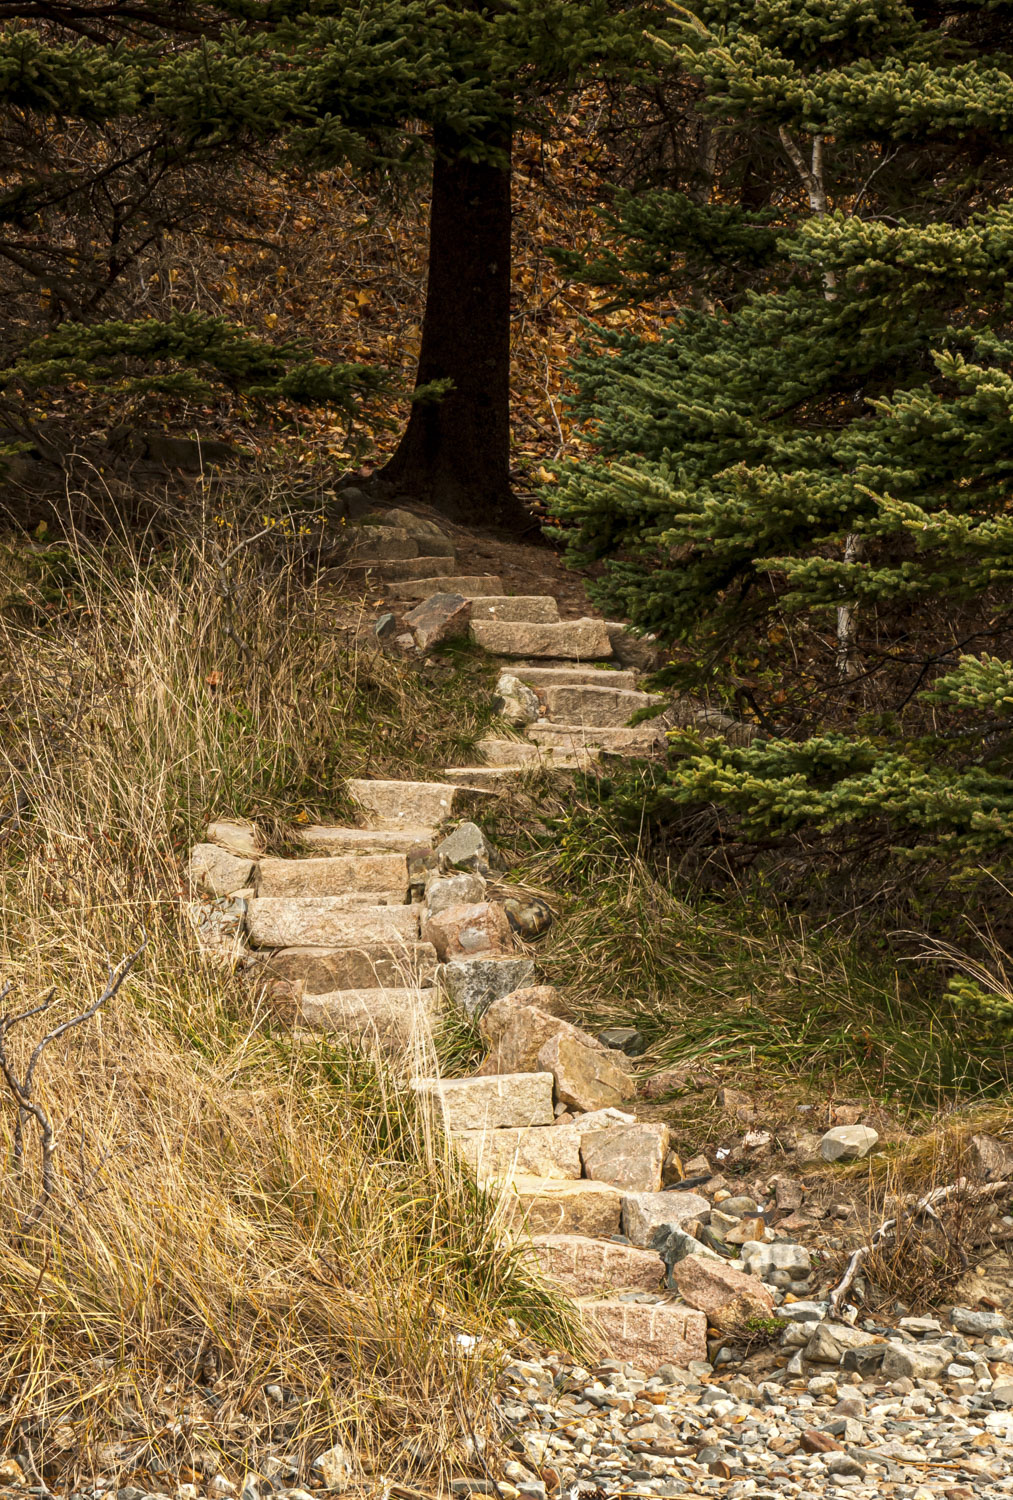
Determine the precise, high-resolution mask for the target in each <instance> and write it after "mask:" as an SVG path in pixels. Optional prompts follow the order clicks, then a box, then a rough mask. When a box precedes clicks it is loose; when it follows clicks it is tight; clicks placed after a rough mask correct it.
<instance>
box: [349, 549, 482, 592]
mask: <svg viewBox="0 0 1013 1500" xmlns="http://www.w3.org/2000/svg"><path fill="white" fill-rule="evenodd" d="M348 567H349V569H350V570H352V571H354V572H364V571H368V572H370V573H372V574H373V575H374V577H376V578H379V579H380V580H381V581H382V582H383V583H400V582H402V581H404V580H405V579H417V578H425V579H427V580H429V581H431V582H433V583H435V584H436V585H437V587H439V586H440V585H441V584H442V583H443V580H444V579H448V580H451V581H452V582H454V583H456V582H457V580H456V579H454V578H453V573H454V569H455V568H456V567H457V562H456V560H455V559H454V558H453V557H433V556H430V557H406V558H404V559H394V558H391V559H389V560H387V561H385V562H350V563H349V564H348ZM450 586H451V584H450V582H448V583H447V584H446V588H448V589H449V588H450ZM428 592H429V593H433V592H434V590H433V589H429V590H428ZM455 592H456V590H455ZM419 597H424V596H421V595H420V596H419Z"/></svg>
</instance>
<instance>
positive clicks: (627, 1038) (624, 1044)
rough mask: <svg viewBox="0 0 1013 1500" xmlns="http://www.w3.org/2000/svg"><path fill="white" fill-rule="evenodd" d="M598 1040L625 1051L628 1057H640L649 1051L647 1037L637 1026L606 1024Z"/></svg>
mask: <svg viewBox="0 0 1013 1500" xmlns="http://www.w3.org/2000/svg"><path fill="white" fill-rule="evenodd" d="M598 1040H599V1042H601V1044H602V1046H603V1047H610V1048H611V1049H612V1051H613V1052H625V1053H626V1056H627V1057H640V1056H641V1055H642V1054H643V1053H644V1052H646V1051H647V1038H646V1037H645V1036H644V1034H643V1032H641V1031H638V1030H637V1028H636V1027H635V1026H606V1028H605V1030H604V1031H599V1033H598Z"/></svg>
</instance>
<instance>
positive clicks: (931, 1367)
mask: <svg viewBox="0 0 1013 1500" xmlns="http://www.w3.org/2000/svg"><path fill="white" fill-rule="evenodd" d="M952 1358H953V1351H952V1349H944V1348H943V1346H942V1345H941V1344H901V1343H897V1342H895V1341H894V1340H892V1339H891V1340H890V1342H889V1343H888V1344H887V1346H886V1350H885V1352H884V1354H883V1363H882V1365H881V1367H880V1370H881V1374H882V1376H883V1379H884V1380H902V1379H904V1377H905V1376H906V1377H907V1378H908V1379H910V1380H935V1378H936V1376H937V1375H939V1374H941V1373H942V1371H943V1370H945V1368H946V1366H947V1365H948V1364H949V1363H950V1360H951V1359H952Z"/></svg>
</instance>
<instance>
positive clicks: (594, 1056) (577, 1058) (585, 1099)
mask: <svg viewBox="0 0 1013 1500" xmlns="http://www.w3.org/2000/svg"><path fill="white" fill-rule="evenodd" d="M574 1033H576V1034H574ZM538 1066H539V1067H540V1068H543V1069H544V1070H545V1071H546V1072H547V1073H551V1074H552V1076H553V1078H554V1079H555V1080H556V1098H557V1099H558V1100H559V1101H560V1102H561V1103H562V1104H565V1105H567V1107H568V1108H570V1109H574V1110H592V1109H607V1108H608V1107H609V1106H613V1107H615V1106H619V1105H621V1104H623V1103H625V1102H626V1100H628V1099H633V1098H635V1097H636V1092H637V1090H636V1085H635V1083H634V1082H633V1079H632V1078H631V1077H630V1075H629V1074H628V1073H627V1072H626V1070H625V1068H623V1067H621V1066H620V1064H619V1063H618V1062H617V1061H616V1055H615V1053H614V1052H609V1051H607V1050H606V1049H605V1048H604V1047H603V1046H602V1045H601V1043H600V1042H596V1041H595V1039H594V1038H593V1037H590V1036H586V1035H585V1034H583V1033H579V1032H576V1028H575V1027H571V1028H570V1030H569V1031H567V1032H564V1031H557V1032H556V1034H555V1035H554V1036H552V1037H551V1038H550V1039H549V1040H548V1041H546V1043H545V1044H544V1046H543V1047H542V1049H541V1051H540V1052H539V1054H538Z"/></svg>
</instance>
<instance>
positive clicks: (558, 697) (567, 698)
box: [541, 684, 667, 729]
mask: <svg viewBox="0 0 1013 1500" xmlns="http://www.w3.org/2000/svg"><path fill="white" fill-rule="evenodd" d="M541 697H542V698H543V699H544V701H545V707H546V710H547V712H548V715H549V717H550V719H553V720H555V721H556V722H557V723H560V724H582V725H591V726H593V727H594V728H596V729H601V728H619V727H620V726H622V725H626V724H628V723H629V721H630V719H631V718H632V717H633V715H634V714H635V713H639V712H640V710H641V709H644V708H653V709H656V710H657V711H658V712H659V713H660V712H661V710H662V709H663V708H664V706H665V703H666V701H667V700H666V699H665V698H664V697H663V696H662V695H661V694H659V693H637V692H631V691H630V690H629V688H617V687H597V686H595V687H591V686H590V685H588V684H581V685H579V686H578V685H576V684H574V685H573V686H572V687H571V686H567V685H562V684H561V685H559V686H553V687H544V688H542V689H541Z"/></svg>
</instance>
